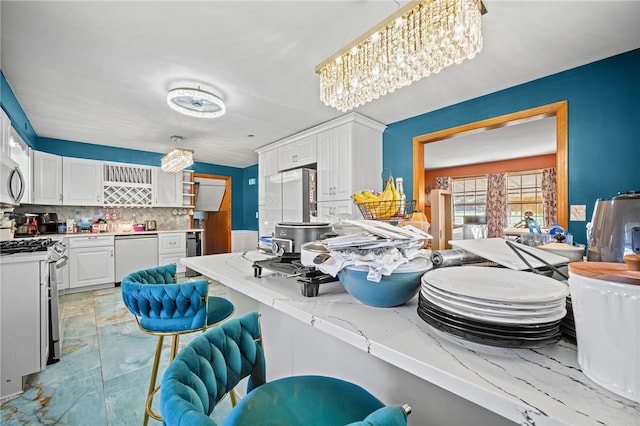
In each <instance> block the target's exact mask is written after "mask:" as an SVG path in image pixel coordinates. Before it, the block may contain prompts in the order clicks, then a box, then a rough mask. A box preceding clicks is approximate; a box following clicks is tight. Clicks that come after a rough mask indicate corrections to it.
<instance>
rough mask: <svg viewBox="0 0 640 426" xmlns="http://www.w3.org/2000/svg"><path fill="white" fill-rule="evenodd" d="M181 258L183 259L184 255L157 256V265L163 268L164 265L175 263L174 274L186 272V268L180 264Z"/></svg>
mask: <svg viewBox="0 0 640 426" xmlns="http://www.w3.org/2000/svg"><path fill="white" fill-rule="evenodd" d="M183 257H185V255H184V253H183V254H175V253H174V254H159V255H158V265H160V266H164V265H169V264H171V263H175V264H176V272H178V273H180V272H184V271H185V270H186V267H185V266H184V265H183V264H181V263H180V259H182V258H183Z"/></svg>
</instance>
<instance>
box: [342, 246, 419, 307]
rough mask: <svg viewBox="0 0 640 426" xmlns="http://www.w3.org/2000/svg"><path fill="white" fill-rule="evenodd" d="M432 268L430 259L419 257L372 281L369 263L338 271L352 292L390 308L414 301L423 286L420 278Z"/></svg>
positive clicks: (354, 295) (362, 300)
mask: <svg viewBox="0 0 640 426" xmlns="http://www.w3.org/2000/svg"><path fill="white" fill-rule="evenodd" d="M431 268H432V265H431V261H429V260H427V259H425V258H416V259H414V260H412V261H410V262H409V263H407V264H405V265H402V266H400V267H398V268H397V269H396V270H395V271H394V272H393V273H392V274H391V275H387V276H383V277H382V279H381V280H380V282H373V281H368V280H367V274H368V272H369V267H368V266H347V267H346V268H344V269H343V270H341V271H340V272H338V279H339V280H340V282H341V283H342V285H343V286H344V288H345V289H346V290H347V291H348V292H349V294H351V295H352V296H353V297H355V298H356V299H358V300H359V301H361V302H362V303H364V304H365V305H370V306H376V307H379V308H391V307H393V306H399V305H404V304H405V303H407V302H408V301H409V300H411V298H412V297H413V296H415V295H416V293H417V292H418V289H419V288H420V278H421V277H422V275H424V273H425V272H427V271H429V270H430V269H431Z"/></svg>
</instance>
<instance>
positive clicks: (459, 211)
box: [453, 176, 487, 226]
mask: <svg viewBox="0 0 640 426" xmlns="http://www.w3.org/2000/svg"><path fill="white" fill-rule="evenodd" d="M486 202H487V177H486V176H476V177H464V178H454V179H453V223H454V225H460V226H461V225H462V221H463V218H464V216H484V215H485V214H486V209H485V205H486Z"/></svg>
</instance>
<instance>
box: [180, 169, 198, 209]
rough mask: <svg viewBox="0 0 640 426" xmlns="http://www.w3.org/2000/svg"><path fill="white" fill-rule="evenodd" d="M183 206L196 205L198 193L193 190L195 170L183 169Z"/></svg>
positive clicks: (191, 206)
mask: <svg viewBox="0 0 640 426" xmlns="http://www.w3.org/2000/svg"><path fill="white" fill-rule="evenodd" d="M181 188H182V189H181V192H182V207H190V208H193V207H195V204H196V194H195V192H194V190H193V170H183V171H182V185H181Z"/></svg>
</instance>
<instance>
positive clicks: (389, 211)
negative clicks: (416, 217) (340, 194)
mask: <svg viewBox="0 0 640 426" xmlns="http://www.w3.org/2000/svg"><path fill="white" fill-rule="evenodd" d="M403 203H404V212H401V210H402V204H403ZM356 205H357V206H358V208H359V209H360V212H361V213H362V217H363V218H365V219H370V220H401V219H408V218H409V217H411V215H412V214H413V210H414V209H415V207H416V201H415V200H403V201H400V200H391V201H370V202H366V203H356Z"/></svg>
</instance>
